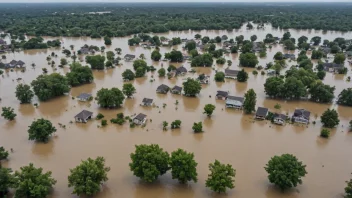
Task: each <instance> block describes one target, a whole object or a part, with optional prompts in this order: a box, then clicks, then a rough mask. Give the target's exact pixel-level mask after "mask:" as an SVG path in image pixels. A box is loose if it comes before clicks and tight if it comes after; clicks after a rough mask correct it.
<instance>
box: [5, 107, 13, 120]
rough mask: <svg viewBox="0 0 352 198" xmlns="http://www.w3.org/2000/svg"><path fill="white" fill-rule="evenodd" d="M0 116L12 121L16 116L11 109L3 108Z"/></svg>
mask: <svg viewBox="0 0 352 198" xmlns="http://www.w3.org/2000/svg"><path fill="white" fill-rule="evenodd" d="M1 116H2V117H4V118H5V119H6V120H14V119H15V117H16V116H17V114H16V113H15V111H14V109H13V108H12V107H3V108H2V113H1Z"/></svg>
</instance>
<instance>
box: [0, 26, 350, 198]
mask: <svg viewBox="0 0 352 198" xmlns="http://www.w3.org/2000/svg"><path fill="white" fill-rule="evenodd" d="M290 32H291V34H292V36H293V37H295V38H296V39H297V38H298V37H299V36H301V35H306V36H308V37H309V38H311V37H313V36H315V35H319V36H321V37H322V39H330V40H332V39H334V38H336V37H345V38H349V39H351V38H352V32H348V33H340V32H325V33H323V32H321V31H315V30H311V31H298V30H290ZM196 33H199V32H195V31H186V32H170V33H165V34H159V35H164V36H167V37H169V38H172V37H174V36H179V37H181V38H192V37H193V36H194V35H195V34H196ZM267 33H272V34H273V35H274V36H279V37H281V36H282V34H283V33H284V31H282V30H277V29H274V28H271V27H270V26H266V29H265V30H257V29H253V30H246V29H245V28H242V29H240V30H237V31H233V32H227V31H201V32H200V34H202V35H203V36H204V35H208V36H210V37H215V36H216V35H220V36H221V35H223V34H227V35H228V36H229V38H234V37H235V36H237V35H240V34H243V35H244V36H245V38H246V39H249V37H250V36H251V35H253V34H256V35H257V36H258V40H262V39H263V38H264V37H265V35H266V34H267ZM128 38H129V37H125V38H114V39H113V40H112V45H111V46H110V47H107V49H106V51H109V50H113V49H115V48H116V47H120V48H122V56H123V55H124V54H126V53H131V54H135V55H137V56H139V54H141V53H144V54H145V56H146V57H147V62H148V64H152V65H154V66H155V67H156V68H157V69H159V68H160V67H161V64H162V63H163V64H164V67H167V66H168V63H166V62H160V63H159V62H152V61H151V60H150V53H151V50H148V49H143V48H142V47H129V46H128V45H127V40H128ZM45 39H52V38H45ZM60 39H62V40H63V41H64V44H63V46H64V47H66V48H69V46H70V45H71V44H73V45H74V46H75V50H77V49H79V47H80V46H83V45H84V44H89V45H97V46H102V45H103V42H104V41H103V40H102V39H91V38H60ZM173 48H178V49H181V50H182V48H181V46H176V47H173ZM170 50H171V48H167V47H161V52H162V54H164V52H167V51H170ZM60 51H61V49H47V50H27V51H22V52H18V53H14V54H12V53H11V54H7V60H8V61H11V60H12V59H15V60H19V59H21V60H23V61H24V62H26V64H27V70H26V72H25V73H22V72H20V71H18V70H15V71H14V72H9V71H7V72H6V73H5V74H4V77H1V78H0V97H1V98H2V101H1V102H0V106H1V107H3V106H12V107H14V108H15V111H16V113H17V117H16V120H15V121H11V122H9V121H6V120H4V119H3V118H1V119H0V131H1V132H0V145H1V146H4V147H5V148H7V149H8V150H10V148H13V150H14V152H13V153H11V154H10V158H9V160H8V161H7V162H4V163H3V164H5V166H7V167H11V168H12V169H14V170H18V169H19V168H20V167H21V166H24V165H28V163H29V162H32V163H34V164H35V166H37V167H43V168H44V170H46V171H49V170H50V171H52V174H53V177H54V178H55V179H57V184H56V185H55V187H54V190H53V193H52V195H51V196H50V197H55V198H56V197H57V198H59V197H60V198H61V197H62V198H64V197H76V196H74V195H71V192H72V189H71V188H68V187H67V176H68V175H69V173H70V172H69V169H71V168H74V167H75V166H76V165H78V164H79V163H80V161H81V160H85V159H87V158H88V157H92V158H95V157H97V156H103V157H105V159H106V165H107V166H110V167H111V171H110V172H109V173H108V177H109V180H108V182H106V183H105V184H104V185H103V187H102V191H101V192H100V193H99V194H98V195H97V196H96V197H99V198H108V197H109V198H110V197H124V198H130V197H131V198H164V197H169V198H191V197H236V198H240V197H241V198H248V197H251V198H252V197H253V198H254V197H255V198H260V197H266V198H281V197H282V198H296V197H304V198H312V197H321V198H325V197H326V198H332V197H342V195H343V191H344V190H343V189H344V187H345V183H344V182H345V181H346V180H348V179H350V177H351V175H350V173H351V172H352V157H351V156H352V154H351V152H350V151H351V150H352V135H351V134H350V133H348V132H347V131H348V129H347V126H348V122H349V120H351V119H352V108H350V107H343V106H338V105H336V104H317V103H312V102H307V101H299V102H297V101H289V102H285V101H278V100H272V99H267V98H266V97H265V93H264V88H263V84H264V82H265V79H266V78H267V76H262V75H260V74H259V75H258V76H254V75H253V74H252V73H250V74H249V80H248V82H247V83H240V82H236V81H234V80H226V82H224V83H216V82H214V81H212V82H211V83H210V84H209V85H203V89H202V91H201V93H200V95H199V96H198V97H196V98H187V97H183V96H179V95H172V94H171V93H168V94H166V95H160V94H156V93H155V90H156V87H157V86H158V85H160V84H161V83H164V84H167V85H169V86H171V87H172V86H174V85H182V82H183V79H184V78H186V77H195V76H197V75H198V74H200V73H206V74H209V75H211V79H213V76H214V74H215V71H214V70H212V68H197V69H196V70H197V73H196V74H191V73H190V74H187V76H185V77H178V78H174V79H171V80H169V79H167V78H159V77H157V76H158V75H157V72H155V73H154V74H151V73H148V74H147V76H146V77H144V78H139V79H136V80H134V81H133V82H132V83H133V85H134V86H135V87H136V89H137V94H135V96H134V98H133V99H126V100H125V102H124V104H123V107H122V108H120V109H112V110H111V109H102V108H99V106H98V105H97V103H96V102H94V101H92V102H90V103H89V102H86V103H84V102H78V101H77V100H73V99H72V98H71V97H72V96H77V95H79V94H80V93H82V92H89V93H93V95H95V94H96V92H97V91H98V90H99V89H101V88H103V87H105V88H111V87H118V88H120V89H121V88H122V85H123V81H122V78H121V73H122V72H123V71H124V70H125V69H126V68H132V62H123V65H122V66H118V67H116V68H114V69H108V70H105V71H94V77H95V80H94V83H92V84H88V85H83V86H79V87H75V88H72V89H71V92H70V95H69V96H62V97H59V98H55V99H52V100H50V101H48V102H40V103H39V107H38V108H35V107H34V106H33V105H31V104H28V105H20V104H19V102H18V101H17V100H16V98H15V94H14V90H15V86H16V85H17V84H18V83H19V82H17V81H16V79H17V78H22V79H23V80H22V81H20V82H23V83H30V82H31V81H32V80H33V79H35V78H36V77H37V76H38V75H39V74H41V73H42V68H48V71H49V72H53V69H52V68H51V67H50V66H48V64H47V61H46V57H47V56H48V55H49V54H50V53H51V52H55V53H57V54H59V56H58V57H57V58H54V61H55V62H56V64H58V63H59V62H60V58H61V57H63V54H62V53H61V52H60ZM277 51H283V49H282V46H281V45H276V46H274V47H273V48H272V49H271V50H270V49H268V52H267V58H261V59H260V64H259V65H263V66H264V65H265V63H268V62H270V61H272V58H273V56H274V54H275V53H276V52H277ZM295 54H296V55H297V54H298V51H296V52H295ZM225 57H226V59H229V60H232V62H233V65H232V66H231V68H233V69H235V68H238V63H239V60H238V55H237V54H234V55H231V54H230V55H226V56H225ZM80 58H83V57H80ZM83 59H84V58H83ZM70 61H71V60H70ZM32 63H35V64H36V65H37V66H36V67H35V68H34V69H33V68H32V67H31V66H30V65H31V64H32ZM289 64H290V65H292V64H295V62H290V63H289ZM178 65H181V64H178ZM183 65H184V66H185V67H187V68H188V69H190V64H189V63H187V62H185V63H183ZM346 66H347V67H348V68H349V69H351V67H350V66H349V65H348V63H347V62H346ZM226 67H227V66H225V65H224V66H221V65H215V68H216V69H218V70H223V69H225V68H226ZM68 70H69V69H68V68H67V67H65V68H63V69H62V68H57V72H59V73H62V74H64V73H66V72H67V71H68ZM246 70H247V71H249V72H251V71H252V69H248V68H246ZM151 75H154V78H155V81H154V82H150V79H151ZM348 75H351V72H350V71H349V72H348V74H347V75H333V74H330V73H329V74H327V76H326V78H325V80H324V83H327V84H330V85H335V86H336V91H335V95H336V96H337V95H338V94H339V93H340V91H341V90H342V89H344V88H348V87H351V85H352V83H351V82H346V80H345V79H346V78H347V76H348ZM250 88H253V89H254V90H255V91H256V93H257V106H264V107H267V108H269V109H270V110H272V111H277V112H278V111H280V112H283V113H286V112H287V113H289V114H292V113H293V111H294V109H295V108H306V109H308V110H310V111H311V112H312V117H311V121H314V120H316V121H317V124H316V125H313V124H309V125H308V126H295V125H289V124H287V125H286V126H275V125H272V124H270V123H269V122H267V121H253V119H252V118H253V115H244V114H243V113H242V112H241V111H237V110H233V109H225V107H224V104H225V102H224V101H218V100H215V97H214V96H215V93H216V91H217V90H224V91H229V92H230V94H231V95H236V96H243V94H244V93H245V92H246V91H247V90H248V89H250ZM209 95H211V96H212V97H211V98H210V97H209ZM144 97H149V98H153V99H154V101H155V104H156V105H158V106H159V107H160V108H152V107H141V106H140V103H141V101H142V99H143V98H144ZM176 100H178V101H179V104H178V105H175V102H176ZM36 102H38V101H37V99H36V98H35V99H34V101H33V102H32V103H36ZM163 103H165V104H166V105H167V106H166V107H165V108H163V107H162V106H163ZM208 103H211V104H215V105H216V110H215V112H214V114H213V116H212V117H211V118H207V117H206V116H205V115H204V114H202V112H203V107H204V105H205V104H208ZM276 103H279V104H281V106H282V108H281V110H275V109H274V105H275V104H276ZM176 108H177V109H176ZM327 108H334V109H336V110H337V111H338V113H339V116H340V119H341V123H340V125H339V126H338V127H337V128H336V129H333V130H332V135H331V137H330V138H329V139H322V138H320V137H319V133H320V130H321V128H322V127H321V123H320V120H319V118H316V116H320V115H321V114H322V112H324V111H325V110H326V109H327ZM83 109H87V110H90V111H93V112H94V114H95V115H96V114H97V113H99V112H100V113H102V114H104V115H105V117H106V119H108V120H110V119H111V118H112V117H115V115H116V114H117V113H119V112H123V113H124V114H125V115H132V114H135V113H137V114H138V113H144V114H146V115H147V116H148V119H152V121H148V122H147V125H146V127H145V128H140V127H136V128H130V127H129V125H128V124H127V123H126V124H124V125H123V126H119V125H114V124H110V123H109V125H108V126H106V127H104V128H98V127H97V126H98V125H99V124H100V122H99V121H96V120H91V121H89V122H88V123H87V124H79V123H73V124H70V123H69V122H70V121H73V120H74V119H73V117H74V116H75V115H76V114H77V113H79V112H80V111H81V110H83ZM37 118H46V119H49V120H51V121H52V122H53V123H54V125H55V126H56V128H57V132H56V133H55V136H53V137H52V138H51V140H50V142H49V143H47V144H41V143H34V142H32V141H29V140H28V134H27V129H28V126H29V125H30V124H31V122H32V121H33V120H34V119H37ZM176 119H180V120H181V121H182V127H181V129H178V130H170V129H169V130H167V131H163V130H162V126H161V123H162V122H163V121H168V122H169V123H171V122H172V121H173V120H176ZM199 121H201V122H203V129H204V133H199V134H194V133H193V132H192V129H191V128H192V125H193V122H199ZM58 123H62V124H65V125H66V126H67V127H66V129H63V128H60V127H59V125H58ZM151 143H154V144H159V145H160V146H161V147H163V148H164V149H165V150H166V151H168V152H170V153H171V152H172V151H174V150H176V149H177V148H182V149H185V150H187V151H190V152H194V154H195V160H196V161H197V162H198V167H197V171H198V180H199V181H198V182H197V183H193V182H192V183H190V184H189V185H179V184H178V182H177V181H176V180H172V178H171V175H170V174H169V173H167V174H165V175H163V176H161V177H160V178H159V180H158V181H157V182H155V183H154V184H145V183H143V182H141V181H140V180H139V179H138V178H136V177H135V176H133V174H132V172H131V171H130V170H129V166H128V163H129V162H130V157H129V156H130V153H131V152H133V151H134V146H135V145H138V144H151ZM283 153H292V154H294V155H296V156H297V157H298V159H299V160H302V161H303V162H304V164H306V165H307V171H308V174H307V176H306V177H305V178H304V179H303V185H299V186H298V187H297V188H293V189H292V190H288V191H287V192H284V193H282V192H281V191H279V190H278V189H276V188H275V187H273V186H272V185H271V184H270V183H269V182H268V179H267V174H266V172H265V170H264V168H263V167H264V166H265V164H266V163H267V161H268V160H269V159H270V157H272V156H274V155H280V154H283ZM215 159H218V160H220V161H221V162H223V163H229V164H232V166H233V167H234V168H235V169H236V177H235V185H236V187H235V189H233V190H229V191H228V192H227V194H220V195H218V194H215V193H213V192H211V191H210V190H209V189H207V188H206V187H205V180H206V178H207V175H208V173H209V171H208V164H209V163H210V162H214V160H215Z"/></svg>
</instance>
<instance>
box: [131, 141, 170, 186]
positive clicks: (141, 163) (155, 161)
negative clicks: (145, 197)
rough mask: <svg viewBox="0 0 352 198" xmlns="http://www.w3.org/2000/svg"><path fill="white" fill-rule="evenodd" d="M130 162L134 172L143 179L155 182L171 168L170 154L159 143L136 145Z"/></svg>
mask: <svg viewBox="0 0 352 198" xmlns="http://www.w3.org/2000/svg"><path fill="white" fill-rule="evenodd" d="M131 160H132V162H131V163H130V164H129V166H130V169H131V171H132V172H133V174H134V175H135V176H137V177H139V178H140V179H142V180H143V181H146V182H149V183H150V182H153V181H155V180H157V179H158V177H159V176H160V175H163V174H165V173H166V172H167V171H168V170H169V169H170V167H169V160H170V156H169V154H168V153H167V152H166V151H164V150H163V149H162V148H160V147H159V145H157V144H151V145H145V144H142V145H136V151H135V152H134V153H131Z"/></svg>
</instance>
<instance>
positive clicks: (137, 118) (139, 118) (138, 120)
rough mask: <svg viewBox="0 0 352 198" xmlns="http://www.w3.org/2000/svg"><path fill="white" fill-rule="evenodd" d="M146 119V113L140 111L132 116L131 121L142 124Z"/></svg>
mask: <svg viewBox="0 0 352 198" xmlns="http://www.w3.org/2000/svg"><path fill="white" fill-rule="evenodd" d="M146 121H147V115H145V114H143V113H140V114H138V115H136V116H135V117H134V118H133V123H135V124H138V125H142V124H145V122H146Z"/></svg>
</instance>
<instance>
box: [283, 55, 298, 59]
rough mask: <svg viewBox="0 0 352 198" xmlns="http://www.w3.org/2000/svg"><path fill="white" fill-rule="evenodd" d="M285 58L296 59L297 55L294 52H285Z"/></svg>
mask: <svg viewBox="0 0 352 198" xmlns="http://www.w3.org/2000/svg"><path fill="white" fill-rule="evenodd" d="M284 58H286V59H288V58H290V59H295V58H296V56H295V55H294V54H284Z"/></svg>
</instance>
